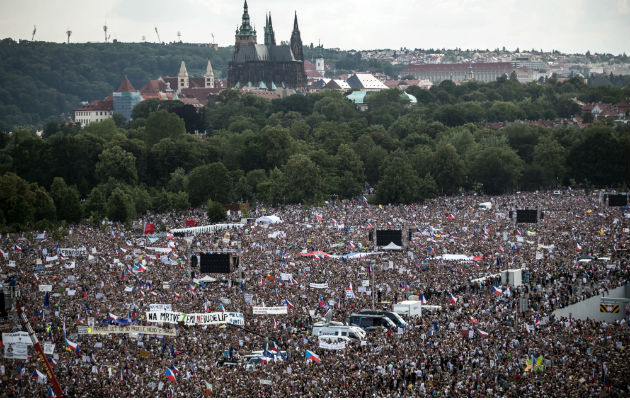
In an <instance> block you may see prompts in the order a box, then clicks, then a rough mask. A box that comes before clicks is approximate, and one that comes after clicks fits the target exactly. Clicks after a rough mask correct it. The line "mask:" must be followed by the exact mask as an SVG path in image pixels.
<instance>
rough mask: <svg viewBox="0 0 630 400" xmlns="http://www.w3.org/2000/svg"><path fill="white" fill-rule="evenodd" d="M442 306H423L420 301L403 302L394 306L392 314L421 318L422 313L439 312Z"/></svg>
mask: <svg viewBox="0 0 630 400" xmlns="http://www.w3.org/2000/svg"><path fill="white" fill-rule="evenodd" d="M441 309H442V306H430V305H423V304H422V302H421V301H420V300H405V301H401V302H400V303H396V304H394V312H395V313H397V314H400V315H404V316H409V317H412V316H414V315H420V316H422V311H423V310H424V311H425V312H426V311H434V310H441Z"/></svg>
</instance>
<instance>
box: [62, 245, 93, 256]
mask: <svg viewBox="0 0 630 400" xmlns="http://www.w3.org/2000/svg"><path fill="white" fill-rule="evenodd" d="M59 253H60V254H62V255H63V256H64V257H80V256H86V255H87V250H86V249H85V247H79V248H77V249H69V248H68V249H59Z"/></svg>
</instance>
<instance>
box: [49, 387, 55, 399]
mask: <svg viewBox="0 0 630 400" xmlns="http://www.w3.org/2000/svg"><path fill="white" fill-rule="evenodd" d="M46 397H48V398H49V399H54V398H55V397H57V396H55V392H53V390H52V388H48V395H47V396H46Z"/></svg>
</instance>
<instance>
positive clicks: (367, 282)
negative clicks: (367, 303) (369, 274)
mask: <svg viewBox="0 0 630 400" xmlns="http://www.w3.org/2000/svg"><path fill="white" fill-rule="evenodd" d="M361 285H362V286H365V287H367V286H370V280H369V279H363V281H362V282H361Z"/></svg>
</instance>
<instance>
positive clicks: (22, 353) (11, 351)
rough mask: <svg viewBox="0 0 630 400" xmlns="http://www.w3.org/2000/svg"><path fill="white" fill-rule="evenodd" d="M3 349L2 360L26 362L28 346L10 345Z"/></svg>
mask: <svg viewBox="0 0 630 400" xmlns="http://www.w3.org/2000/svg"><path fill="white" fill-rule="evenodd" d="M3 347H4V358H10V359H13V360H27V359H28V346H27V345H25V344H22V343H11V344H7V345H5V346H3Z"/></svg>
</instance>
